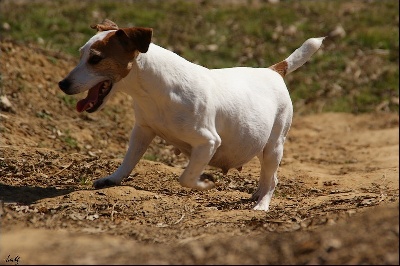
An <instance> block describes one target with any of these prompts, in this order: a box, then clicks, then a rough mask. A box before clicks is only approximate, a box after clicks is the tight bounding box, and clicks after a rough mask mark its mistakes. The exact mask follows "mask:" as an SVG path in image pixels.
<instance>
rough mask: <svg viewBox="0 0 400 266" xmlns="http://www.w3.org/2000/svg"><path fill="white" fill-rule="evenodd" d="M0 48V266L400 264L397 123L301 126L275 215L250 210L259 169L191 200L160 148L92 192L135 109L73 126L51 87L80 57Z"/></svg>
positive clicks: (302, 121)
mask: <svg viewBox="0 0 400 266" xmlns="http://www.w3.org/2000/svg"><path fill="white" fill-rule="evenodd" d="M0 45H1V52H2V56H1V64H0V69H1V73H2V80H1V86H2V92H1V95H3V96H6V98H7V99H8V100H9V101H10V104H7V103H6V101H5V100H4V98H3V100H2V103H1V106H0V107H1V112H0V118H1V124H0V134H1V139H0V199H1V200H2V204H1V206H0V215H1V237H0V244H1V248H0V264H6V265H13V264H17V263H19V264H99V263H101V264H122V263H123V264H125V263H126V264H266V263H268V264H274V263H277V264H286V263H289V264H344V263H350V264H398V263H399V117H398V114H392V113H374V114H363V115H351V114H340V113H339V114H338V113H335V114H333V113H327V114H317V115H310V116H298V115H296V116H295V118H294V122H293V125H292V128H291V130H290V133H289V137H288V141H287V143H286V146H285V154H284V158H283V162H282V164H281V167H280V169H279V181H280V183H279V184H278V187H277V190H276V192H275V195H274V198H273V200H272V203H271V210H270V211H269V212H262V211H253V210H251V208H252V206H253V205H254V202H252V201H251V200H250V196H251V194H252V193H253V192H254V190H255V189H256V187H257V182H258V173H259V164H258V161H257V160H256V159H254V160H253V161H251V162H250V163H248V164H247V165H245V166H244V168H243V170H242V172H238V171H236V170H231V171H230V172H229V173H228V174H227V175H226V176H223V175H222V173H221V172H220V171H218V170H217V169H213V168H208V169H207V170H206V171H207V172H208V173H210V174H212V175H213V176H214V177H215V179H216V180H217V182H218V187H217V188H215V189H212V190H210V191H204V192H198V191H192V190H189V189H186V188H182V187H181V186H180V185H179V182H178V180H177V178H178V176H179V174H180V173H181V172H182V168H183V167H184V166H185V164H186V162H187V160H186V158H185V157H183V156H181V155H179V156H176V155H174V154H173V151H172V147H170V146H167V145H165V143H164V141H163V140H161V139H156V140H155V141H154V142H153V144H152V146H151V147H150V148H149V151H148V152H147V154H146V156H145V157H144V158H147V159H151V160H146V159H142V160H141V161H140V163H139V165H138V166H137V167H136V168H135V169H134V171H133V172H132V174H131V175H130V177H129V178H127V179H126V180H124V181H123V184H122V185H121V186H118V187H112V188H106V189H101V190H94V189H92V187H91V182H92V181H93V180H95V179H97V178H99V177H102V176H105V175H108V174H110V173H112V172H113V171H114V170H115V169H116V168H117V167H118V165H119V164H120V162H121V160H122V158H123V155H124V153H125V150H126V148H127V141H128V136H129V131H130V129H131V127H132V124H133V122H134V118H133V111H132V110H131V107H130V103H129V99H128V98H127V97H126V96H125V95H117V96H116V97H115V98H114V99H112V101H111V103H110V104H109V105H108V107H106V108H105V109H104V110H103V111H101V112H99V113H95V114H90V115H89V114H78V113H77V112H76V111H75V108H74V100H76V99H78V98H80V97H82V95H79V96H76V97H75V96H74V97H66V96H65V95H64V94H63V93H62V92H61V91H60V90H59V89H58V88H57V82H58V81H59V80H61V79H62V78H63V77H64V76H65V75H66V74H67V72H68V71H69V70H71V69H72V67H73V66H74V64H75V63H76V58H71V57H69V56H66V55H63V54H59V53H56V52H51V51H44V50H41V49H38V48H36V47H27V46H22V45H19V44H17V43H14V42H8V41H3V42H1V43H0ZM293 75H295V74H293Z"/></svg>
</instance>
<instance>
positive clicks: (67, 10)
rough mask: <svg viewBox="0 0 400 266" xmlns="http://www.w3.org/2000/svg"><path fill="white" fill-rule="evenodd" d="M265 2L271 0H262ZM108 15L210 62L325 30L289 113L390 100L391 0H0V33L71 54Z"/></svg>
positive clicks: (393, 96) (285, 48)
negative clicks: (323, 40)
mask: <svg viewBox="0 0 400 266" xmlns="http://www.w3.org/2000/svg"><path fill="white" fill-rule="evenodd" d="M271 2H272V1H271ZM104 18H109V19H111V20H113V21H114V22H116V23H117V24H118V25H119V26H120V27H130V26H146V27H152V28H154V40H153V41H154V42H155V43H157V44H159V45H161V46H163V47H166V48H168V49H171V50H173V51H175V52H176V53H178V54H180V55H181V56H183V57H185V58H186V59H188V60H189V61H192V62H195V63H198V64H201V65H204V66H206V67H209V68H222V67H234V66H250V67H268V66H270V65H271V64H273V63H276V62H278V61H280V60H282V59H284V58H286V57H287V56H288V55H289V54H290V53H291V52H292V51H293V50H295V49H296V48H297V47H299V46H300V45H301V44H302V43H303V42H304V41H305V40H306V39H307V38H310V37H317V36H330V38H329V39H328V40H327V41H326V42H325V44H324V47H323V48H322V50H321V51H319V52H318V53H317V54H316V55H315V56H314V57H313V58H312V60H311V62H310V63H307V64H306V65H305V66H303V68H301V69H299V70H297V71H296V72H294V73H292V74H290V75H289V76H288V77H287V78H286V80H287V84H288V88H289V90H290V93H291V95H292V99H293V102H294V107H295V111H296V112H297V113H298V114H299V113H301V114H303V113H315V112H326V111H341V112H343V111H344V112H353V113H360V112H372V111H386V112H387V111H394V112H398V107H399V67H398V65H399V1H397V0H382V1H348V0H346V1H341V0H330V1H324V0H320V1H315V0H314V1H311V0H310V1H308V0H303V1H299V0H297V1H296V0H293V1H291V0H286V1H285V0H281V1H278V3H270V1H262V0H253V1H250V0H249V1H237V0H236V1H234V0H219V1H200V0H198V1H175V0H174V1H172V0H171V1H167V0H164V1H161V0H159V1H154V0H153V1H139V0H136V1H103V0H101V1H76V0H68V1H50V0H47V1H46V0H41V1H39V0H38V1H30V0H18V1H12V0H2V1H0V23H1V24H0V25H1V29H0V30H1V34H0V38H1V39H3V40H4V39H12V40H14V41H18V42H22V43H34V44H36V45H39V46H42V47H43V48H45V49H52V50H60V51H62V52H65V53H69V54H72V55H73V56H75V57H76V59H77V60H78V57H79V53H78V49H79V47H81V46H82V45H83V44H84V43H85V42H86V41H87V39H88V38H90V37H91V36H92V35H93V34H94V33H95V32H94V30H92V29H91V28H90V27H89V25H90V24H94V23H98V22H101V21H102V20H103V19H104Z"/></svg>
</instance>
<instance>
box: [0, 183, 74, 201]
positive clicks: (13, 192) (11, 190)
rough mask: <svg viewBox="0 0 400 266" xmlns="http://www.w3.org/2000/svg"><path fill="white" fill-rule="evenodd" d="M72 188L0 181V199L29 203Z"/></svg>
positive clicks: (67, 192)
mask: <svg viewBox="0 0 400 266" xmlns="http://www.w3.org/2000/svg"><path fill="white" fill-rule="evenodd" d="M73 191H74V189H72V188H67V189H57V188H55V187H31V186H10V185H5V184H1V183H0V200H2V201H3V202H5V203H11V202H13V203H18V204H24V205H29V204H32V203H35V202H36V201H38V200H41V199H44V198H53V197H57V196H62V195H66V194H69V193H71V192H73Z"/></svg>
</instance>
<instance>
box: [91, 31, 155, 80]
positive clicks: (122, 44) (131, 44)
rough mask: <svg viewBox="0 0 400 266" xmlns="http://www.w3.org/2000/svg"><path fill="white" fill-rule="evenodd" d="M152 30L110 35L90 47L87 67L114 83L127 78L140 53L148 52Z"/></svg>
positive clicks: (118, 32) (121, 32) (119, 32)
mask: <svg viewBox="0 0 400 266" xmlns="http://www.w3.org/2000/svg"><path fill="white" fill-rule="evenodd" d="M151 34H152V30H151V29H148V28H127V29H120V30H117V31H115V32H111V33H109V34H108V35H107V36H106V37H105V38H103V39H102V40H100V41H97V42H95V43H93V44H92V46H91V47H90V52H89V57H88V59H87V65H88V66H89V68H91V69H92V70H93V71H94V72H96V73H98V74H99V75H102V76H105V77H108V78H110V80H112V81H113V83H115V82H118V81H119V80H121V79H122V78H124V77H126V76H127V75H128V73H129V71H130V69H131V68H132V63H133V61H134V59H135V57H136V56H137V54H138V52H147V50H148V47H149V45H150V42H151Z"/></svg>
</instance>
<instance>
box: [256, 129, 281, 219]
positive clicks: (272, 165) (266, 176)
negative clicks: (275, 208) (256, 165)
mask: <svg viewBox="0 0 400 266" xmlns="http://www.w3.org/2000/svg"><path fill="white" fill-rule="evenodd" d="M284 142H285V137H283V136H280V137H279V138H278V140H277V141H275V142H274V143H268V144H267V145H266V147H265V148H264V150H263V152H262V154H261V155H260V156H258V158H259V160H260V164H261V173H260V180H259V183H258V188H257V191H256V192H255V193H254V194H253V197H252V198H253V200H257V204H256V205H255V207H254V210H264V211H268V208H269V204H270V202H271V199H272V196H273V193H274V190H275V187H276V185H277V184H278V177H277V172H278V166H279V163H280V161H281V159H282V156H283V144H284Z"/></svg>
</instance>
